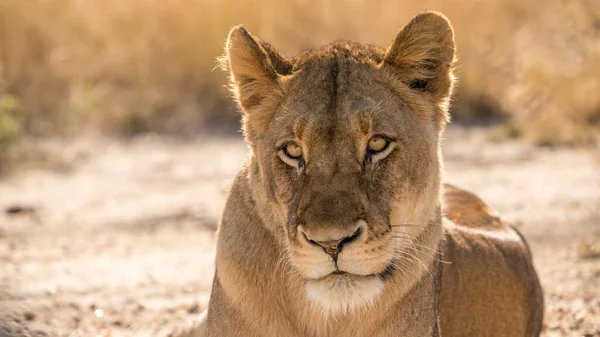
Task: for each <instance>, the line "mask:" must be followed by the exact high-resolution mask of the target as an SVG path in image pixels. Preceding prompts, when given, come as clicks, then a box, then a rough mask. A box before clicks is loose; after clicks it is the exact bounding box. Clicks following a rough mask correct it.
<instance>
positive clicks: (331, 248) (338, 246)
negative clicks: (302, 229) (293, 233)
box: [303, 228, 362, 260]
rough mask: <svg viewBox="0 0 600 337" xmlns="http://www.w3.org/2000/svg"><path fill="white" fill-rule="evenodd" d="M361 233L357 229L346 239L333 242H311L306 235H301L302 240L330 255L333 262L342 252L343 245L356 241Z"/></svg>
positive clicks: (359, 229) (360, 229) (360, 230)
mask: <svg viewBox="0 0 600 337" xmlns="http://www.w3.org/2000/svg"><path fill="white" fill-rule="evenodd" d="M361 233H362V228H358V229H357V230H356V231H355V232H354V233H353V234H352V235H350V236H346V237H343V238H339V239H334V240H327V241H317V240H311V239H310V238H309V237H308V236H306V234H304V233H303V235H304V238H305V239H306V240H307V241H308V242H310V243H312V244H313V245H316V246H319V247H321V248H323V250H325V252H326V253H327V254H329V255H331V257H333V259H334V260H337V256H338V254H339V253H340V251H341V250H342V248H343V247H344V245H345V244H347V243H350V242H353V241H356V239H358V237H359V236H360V234H361Z"/></svg>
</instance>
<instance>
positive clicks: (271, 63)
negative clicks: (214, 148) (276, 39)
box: [197, 12, 541, 337]
mask: <svg viewBox="0 0 600 337" xmlns="http://www.w3.org/2000/svg"><path fill="white" fill-rule="evenodd" d="M226 48H227V55H226V57H225V58H224V60H225V66H226V68H227V69H228V70H229V71H230V75H231V89H232V91H233V93H234V95H235V98H236V100H237V102H238V103H239V105H240V108H241V110H242V111H243V129H244V134H245V137H246V141H247V143H248V144H249V150H250V155H249V158H248V162H247V163H246V165H244V167H243V168H242V169H241V170H240V172H239V173H238V175H237V176H236V178H235V180H234V182H233V184H232V187H231V190H230V192H229V195H228V198H227V203H226V206H225V209H224V211H223V216H222V220H221V223H220V225H219V231H218V239H217V253H216V273H215V278H214V283H213V289H212V293H211V299H210V303H209V311H208V316H206V320H205V321H204V323H201V324H200V325H198V328H197V331H199V332H200V331H201V329H204V328H206V330H204V332H201V333H200V334H199V335H200V336H204V335H206V336H209V337H216V336H219V337H229V336H231V337H233V336H247V337H259V336H260V337H264V336H267V337H271V336H272V337H276V336H277V337H279V336H286V337H288V336H289V337H335V336H353V337H392V336H404V337H417V336H418V337H423V336H432V337H439V335H440V326H439V318H440V316H439V315H438V303H442V304H443V305H442V307H441V309H440V310H442V313H443V314H442V315H441V318H442V322H444V324H446V325H447V327H449V328H448V329H444V327H443V326H442V331H443V333H444V336H446V337H447V336H456V337H458V336H492V335H493V336H503V337H508V336H511V337H514V336H519V337H525V336H527V337H530V336H532V335H535V331H537V330H536V329H538V328H539V324H541V320H540V317H541V316H540V315H539V314H538V315H532V316H528V315H527V314H526V313H527V310H528V308H529V307H528V306H531V308H533V309H535V310H532V311H533V312H535V313H539V312H540V308H539V301H540V300H539V299H540V298H541V291H539V283H537V278H535V271H534V270H533V268H532V266H531V257H530V256H529V255H528V250H527V247H526V245H525V244H524V242H523V241H522V240H520V239H519V236H518V235H517V234H516V233H515V232H514V231H513V230H512V229H511V228H510V227H508V226H504V225H502V224H500V225H497V222H495V220H494V219H495V218H493V217H491V216H490V215H489V214H488V212H487V211H486V208H484V207H481V206H478V207H471V205H472V202H471V201H472V199H473V198H467V201H468V202H460V203H457V205H456V206H451V207H450V208H445V210H446V211H447V212H450V215H449V216H448V217H449V218H450V219H452V220H453V221H454V220H456V222H457V223H458V224H461V225H463V224H464V225H465V226H470V225H471V224H473V226H486V227H485V230H483V231H467V230H463V228H462V227H463V226H447V227H444V225H443V220H442V196H441V190H442V184H441V180H442V169H443V168H442V158H441V154H440V139H441V133H442V132H443V129H444V126H445V124H446V122H447V121H448V118H449V117H448V102H449V99H450V95H451V93H452V88H453V83H454V77H453V64H454V61H455V56H454V55H455V54H454V35H453V31H452V28H451V26H450V23H449V22H448V20H447V19H446V18H445V17H444V16H443V15H441V14H439V13H435V12H426V13H422V14H419V15H417V16H416V17H415V18H413V20H411V21H410V22H409V24H407V25H406V26H405V27H404V28H403V29H401V30H400V32H399V33H398V34H397V35H396V38H395V39H394V40H393V42H392V43H391V45H390V46H389V47H388V48H387V49H382V48H378V47H374V46H368V45H362V44H357V43H352V42H346V41H339V42H334V43H332V44H330V45H327V46H324V47H321V48H318V49H315V50H311V51H307V52H305V53H302V54H300V55H298V56H296V57H294V58H287V57H285V56H283V55H282V54H280V53H279V52H277V51H276V50H275V49H274V48H273V47H272V46H271V45H269V44H268V43H265V42H263V41H261V40H259V39H258V38H256V37H254V36H253V35H251V34H250V33H249V32H248V31H247V30H246V29H245V28H243V27H235V28H234V29H232V31H231V32H230V34H229V38H228V41H227V46H226ZM415 81H417V82H415ZM415 83H418V84H419V85H417V86H415ZM374 137H381V138H383V139H386V140H388V141H389V142H390V145H389V148H386V150H385V151H381V152H378V153H376V154H373V153H371V152H369V151H367V144H368V142H369V140H370V139H372V138H374ZM290 143H293V144H297V145H298V146H300V147H301V148H302V157H301V158H288V157H285V156H283V155H285V153H283V154H282V149H284V147H285V146H286V145H287V144H290ZM457 195H464V194H461V193H457ZM450 200H454V199H450ZM465 214H474V215H473V216H472V218H473V219H476V221H471V218H468V219H467V220H469V221H464V220H465V218H464V216H465ZM498 231H501V232H506V233H507V234H508V235H486V233H488V232H490V233H491V232H494V233H497V232H498ZM444 235H445V236H444ZM444 237H445V239H446V240H447V243H446V241H444V240H443V239H444ZM338 242H342V243H344V244H343V247H342V248H341V250H340V249H337V252H339V254H337V255H336V253H335V252H336V250H332V249H331V247H332V246H331V245H332V243H333V245H334V246H337V247H338V248H339V247H340V246H339V245H338ZM441 251H444V254H445V255H444V256H443V257H442V255H441ZM457 257H458V259H457ZM446 259H448V260H449V261H456V262H457V263H456V264H444V265H442V263H444V261H445V260H446ZM455 259H456V260H455ZM507 260H508V261H509V262H510V263H506V261H507ZM448 265H450V266H451V267H446V266H448ZM442 268H444V273H443V278H442ZM465 279H468V282H465V281H463V280H465ZM442 280H444V281H443V282H444V285H443V286H442ZM536 284H537V288H535V286H536ZM444 287H445V288H444ZM441 289H449V290H447V292H446V293H443V292H442V295H440V292H441V291H442V290H441ZM469 292H471V293H473V294H472V295H471V296H470V297H464V298H463V297H462V295H463V294H465V293H469ZM440 298H441V302H440ZM490 299H494V302H493V303H488V301H490ZM536 301H537V302H536ZM488 304H489V305H488ZM455 307H457V308H461V310H454V309H453V308H455ZM472 307H476V308H477V310H473V309H472ZM454 311H459V312H454ZM495 313H499V316H498V317H497V318H496V316H495V315H494V314H495ZM454 317H459V318H460V319H453V318H454ZM530 317H531V318H530ZM507 322H508V324H507ZM527 324H529V325H527ZM526 329H529V330H527V331H532V332H531V333H528V334H525V332H524V331H526Z"/></svg>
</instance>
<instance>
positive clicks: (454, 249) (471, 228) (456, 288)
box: [440, 185, 544, 337]
mask: <svg viewBox="0 0 600 337" xmlns="http://www.w3.org/2000/svg"><path fill="white" fill-rule="evenodd" d="M444 198H445V199H444V214H445V217H446V219H445V223H444V227H445V232H446V235H445V240H444V242H443V251H444V261H445V262H447V263H445V264H444V270H443V280H442V294H441V298H440V324H441V329H442V333H443V335H444V336H507V337H508V336H527V337H530V336H538V335H539V332H540V330H541V324H542V318H543V310H544V309H543V295H542V289H541V286H540V283H539V280H538V277H537V274H536V272H535V269H534V267H533V262H532V258H531V254H530V251H529V247H528V245H527V243H526V241H525V239H524V238H523V237H522V236H521V234H520V233H519V232H518V231H517V230H516V229H515V228H513V227H511V226H509V225H506V224H504V223H503V222H502V220H501V219H500V218H499V217H498V216H496V215H495V214H494V213H493V212H492V211H491V210H490V209H489V207H488V206H487V205H485V203H483V202H482V201H481V200H480V199H479V198H478V197H477V196H475V195H474V194H472V193H470V192H467V191H464V190H461V189H459V188H456V187H454V186H451V185H446V186H445V193H444Z"/></svg>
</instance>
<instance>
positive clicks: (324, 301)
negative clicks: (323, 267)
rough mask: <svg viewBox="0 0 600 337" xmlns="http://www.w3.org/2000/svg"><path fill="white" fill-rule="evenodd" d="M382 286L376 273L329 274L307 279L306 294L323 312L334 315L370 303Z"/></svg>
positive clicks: (351, 310)
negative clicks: (367, 274)
mask: <svg viewBox="0 0 600 337" xmlns="http://www.w3.org/2000/svg"><path fill="white" fill-rule="evenodd" d="M383 287H384V283H383V281H382V280H381V278H380V277H379V276H376V275H369V276H361V275H352V274H346V273H344V274H330V275H328V276H327V277H324V278H320V279H317V280H308V281H307V282H306V294H307V296H308V298H309V299H310V300H311V302H312V303H314V304H315V306H316V307H317V308H318V309H320V310H322V311H323V314H325V315H336V314H345V313H350V312H353V311H355V310H357V309H360V308H361V307H363V306H367V305H371V304H372V303H373V301H375V299H376V298H377V296H379V294H381V292H382V291H383Z"/></svg>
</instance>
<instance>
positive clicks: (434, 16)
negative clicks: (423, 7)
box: [384, 12, 455, 103]
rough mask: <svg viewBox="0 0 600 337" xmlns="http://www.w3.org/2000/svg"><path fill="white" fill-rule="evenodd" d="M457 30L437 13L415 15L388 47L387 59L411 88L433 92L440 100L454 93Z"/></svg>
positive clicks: (397, 74)
mask: <svg viewBox="0 0 600 337" xmlns="http://www.w3.org/2000/svg"><path fill="white" fill-rule="evenodd" d="M454 48H455V47H454V32H453V30H452V26H451V25H450V22H449V21H448V19H447V18H446V17H445V16H444V15H442V14H441V13H437V12H425V13H421V14H419V15H417V16H415V17H414V18H413V19H412V20H411V21H410V22H409V23H408V24H407V25H406V26H404V28H402V29H401V30H400V31H399V32H398V35H396V38H395V39H394V42H393V43H392V45H391V46H390V47H389V48H388V49H387V51H386V54H385V58H384V62H385V64H387V65H390V66H391V67H392V69H393V73H394V75H395V76H396V77H397V78H399V79H400V80H401V81H402V82H404V83H406V85H408V86H409V87H410V88H411V89H414V90H420V91H427V92H430V93H431V94H432V95H433V96H434V98H435V99H436V101H437V102H438V103H441V102H442V101H447V100H448V97H449V96H450V94H451V93H452V85H453V81H454V78H453V75H452V67H453V64H454Z"/></svg>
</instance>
